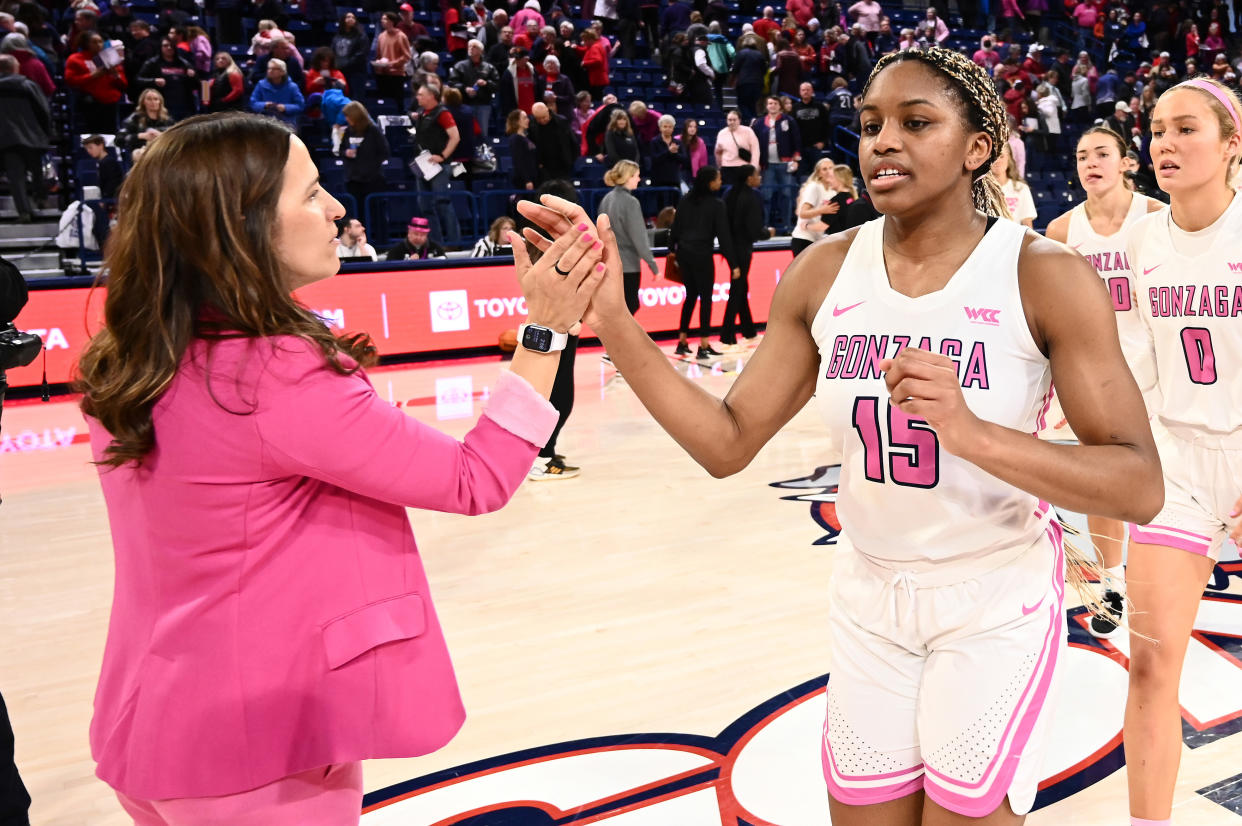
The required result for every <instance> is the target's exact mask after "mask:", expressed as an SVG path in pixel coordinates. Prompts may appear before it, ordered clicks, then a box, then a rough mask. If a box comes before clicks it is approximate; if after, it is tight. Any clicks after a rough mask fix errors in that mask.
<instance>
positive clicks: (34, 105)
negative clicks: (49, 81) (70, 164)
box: [0, 54, 52, 223]
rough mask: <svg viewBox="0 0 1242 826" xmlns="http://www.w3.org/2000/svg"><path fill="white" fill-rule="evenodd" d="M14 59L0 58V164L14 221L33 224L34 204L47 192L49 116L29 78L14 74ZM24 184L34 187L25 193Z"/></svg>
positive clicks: (44, 101)
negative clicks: (1, 111)
mask: <svg viewBox="0 0 1242 826" xmlns="http://www.w3.org/2000/svg"><path fill="white" fill-rule="evenodd" d="M18 68H19V67H18V63H17V58H15V57H13V55H10V54H0V100H3V102H4V117H3V118H0V161H2V166H3V169H4V174H5V177H6V178H8V181H9V191H10V192H11V193H12V195H13V206H14V207H15V208H16V209H17V220H18V222H20V223H30V222H31V221H32V220H34V207H33V206H32V203H31V202H32V198H31V196H33V201H34V202H45V201H46V199H47V192H46V190H45V183H44V179H43V153H44V152H46V151H47V148H48V142H49V140H50V139H51V135H52V132H51V130H52V116H51V109H50V107H49V106H48V102H47V98H45V97H44V96H43V92H42V90H40V89H39V87H38V86H36V85H35V84H34V83H33V82H32V81H31V80H30V79H29V78H26V77H24V76H23V75H22V74H21V73H20V72H18ZM27 180H29V181H31V182H32V183H33V185H34V189H33V191H30V190H28V189H27V183H26V182H27Z"/></svg>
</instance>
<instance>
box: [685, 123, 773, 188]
mask: <svg viewBox="0 0 1242 826" xmlns="http://www.w3.org/2000/svg"><path fill="white" fill-rule="evenodd" d="M758 161H759V138H758V137H756V135H755V131H754V130H753V129H751V128H750V127H749V126H744V125H743V124H742V116H741V113H740V112H739V111H738V110H737V109H732V110H730V111H729V114H727V115H726V116H725V126H724V128H723V129H721V130H720V132H719V133H718V134H717V135H716V166H717V167H719V169H720V175H721V177H722V179H723V180H724V183H725V186H734V185H736V184H739V183H741V182H742V181H744V180H746V179H745V178H743V177H741V176H742V167H743V166H746V165H747V164H751V165H756V164H757V163H758ZM695 180H698V173H697V172H696V173H695Z"/></svg>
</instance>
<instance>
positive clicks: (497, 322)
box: [8, 250, 792, 387]
mask: <svg viewBox="0 0 1242 826" xmlns="http://www.w3.org/2000/svg"><path fill="white" fill-rule="evenodd" d="M791 260H792V258H791V257H790V254H789V251H788V250H757V251H756V252H755V256H754V260H753V262H752V264H751V268H750V306H751V310H752V312H753V313H754V319H755V321H756V322H763V321H767V318H768V308H769V306H770V305H771V303H772V294H773V293H774V292H775V290H776V285H777V283H778V282H779V281H780V278H781V273H782V272H784V269H785V267H786V266H788V264H789V262H790V261H791ZM661 267H663V262H661ZM104 296H105V290H104V289H103V288H96V289H92V288H89V287H83V288H77V289H65V290H31V292H30V303H29V304H27V305H26V308H25V309H24V310H22V313H21V315H19V316H18V317H17V320H16V322H15V323H16V325H17V327H18V329H21V330H28V331H30V332H33V333H37V334H38V335H40V336H42V337H43V341H44V347H45V354H46V356H47V380H48V381H49V382H51V383H54V384H55V383H61V382H66V381H69V379H70V377H71V375H72V371H73V369H74V366H75V365H76V363H77V359H78V354H79V353H80V352H81V351H82V348H83V347H84V346H85V345H86V342H87V340H88V339H89V338H90V336H91V334H92V333H93V332H95V331H96V330H98V329H99V327H100V323H101V319H102V316H103V301H104ZM298 297H299V298H300V299H301V300H302V301H304V302H305V303H306V305H307V306H308V307H310V308H311V309H312V310H314V311H315V312H316V313H317V314H318V315H319V316H321V317H322V318H323V319H324V320H325V321H326V322H327V323H328V324H329V326H331V327H332V328H334V329H338V330H341V331H350V332H355V331H360V330H365V331H366V332H368V333H370V334H371V337H372V338H373V339H374V340H375V344H376V346H377V347H379V350H380V353H381V354H383V355H386V356H391V355H399V354H411V353H444V354H445V355H451V354H452V352H453V351H456V350H466V349H469V348H474V347H490V346H495V345H496V344H497V342H498V340H499V337H500V334H501V333H503V332H504V331H505V330H514V329H516V328H517V326H518V324H520V323H521V322H522V321H523V320H524V319H525V317H526V301H525V299H523V298H522V293H521V290H519V289H518V285H517V279H516V278H515V277H514V275H513V265H512V264H494V265H487V266H476V267H452V268H450V267H444V268H435V269H417V270H398V271H389V272H351V273H348V274H342V275H338V276H337V277H336V278H331V279H328V280H327V281H321V282H319V283H317V284H312V285H310V286H309V287H306V288H304V289H302V290H299V291H298ZM685 297H686V289H685V287H683V286H682V285H680V284H675V283H672V282H669V281H665V280H664V279H662V278H660V279H657V278H654V277H653V276H652V275H651V274H650V273H649V272H646V271H645V270H644V272H643V280H642V284H641V286H640V288H639V301H640V303H641V307H640V309H639V311H638V313H637V318H638V320H639V321H641V322H642V325H643V327H644V328H646V329H647V330H648V331H649V332H664V331H670V330H676V329H677V324H678V321H679V320H680V316H681V309H682V305H683V304H684V303H685ZM728 299H729V270H728V268H727V266H726V265H725V262H724V259H723V258H721V257H720V256H716V285H715V289H714V290H713V293H712V324H713V325H719V324H720V323H721V322H722V321H723V319H724V307H725V302H726V301H728ZM698 319H699V316H698V309H697V308H696V309H695V315H694V318H693V321H692V323H693V324H695V325H697V324H698ZM583 335H590V331H589V330H586V331H584V332H583ZM42 378H43V360H42V359H37V360H36V361H35V362H34V363H33V364H31V365H30V366H28V367H22V368H18V369H16V370H10V371H9V374H8V379H9V384H10V385H12V386H13V387H26V386H32V385H37V384H39V383H40V381H42Z"/></svg>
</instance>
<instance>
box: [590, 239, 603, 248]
mask: <svg viewBox="0 0 1242 826" xmlns="http://www.w3.org/2000/svg"><path fill="white" fill-rule="evenodd" d="M603 248H604V242H603V241H596V242H595V245H594V246H592V247H591V249H593V250H599V249H603Z"/></svg>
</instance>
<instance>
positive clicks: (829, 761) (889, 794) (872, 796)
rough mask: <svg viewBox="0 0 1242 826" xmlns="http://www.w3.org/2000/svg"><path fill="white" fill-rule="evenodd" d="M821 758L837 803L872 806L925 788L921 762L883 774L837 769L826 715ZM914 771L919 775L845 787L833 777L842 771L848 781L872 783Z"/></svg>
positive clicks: (842, 775)
mask: <svg viewBox="0 0 1242 826" xmlns="http://www.w3.org/2000/svg"><path fill="white" fill-rule="evenodd" d="M819 759H820V763H821V765H822V766H823V770H824V782H825V783H826V784H828V793H829V794H830V795H832V799H833V800H835V801H837V802H838V803H845V804H846V805H848V806H870V805H872V804H874V803H887V802H889V801H890V800H897V799H898V798H902V797H905V796H906V795H910V794H914V793H915V792H917V791H918V790H919V789H921V788H923V764H922V763H919V764H918V765H917V766H911V767H910V768H908V769H898V770H897V771H891V772H884V773H882V774H854V775H846V774H845V773H844V772H842V771H841V770H840V769H838V768H837V761H836V758H835V757H834V756H833V754H832V746H831V745H830V744H829V743H828V718H827V716H825V717H824V736H823V737H822V738H820V742H819ZM914 772H918V774H917V775H916V776H914V777H912V778H910V779H909V780H902V781H900V782H897V783H889V784H887V785H879V786H863V787H856V786H854V787H851V786H842V785H841V784H840V783H838V782H837V781H836V779H835V777H834V775H838V774H839V775H841V778H842V779H843V780H847V782H848V781H860V782H864V783H870V782H873V781H876V780H888V779H890V778H894V777H906V776H908V775H910V774H912V773H914Z"/></svg>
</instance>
